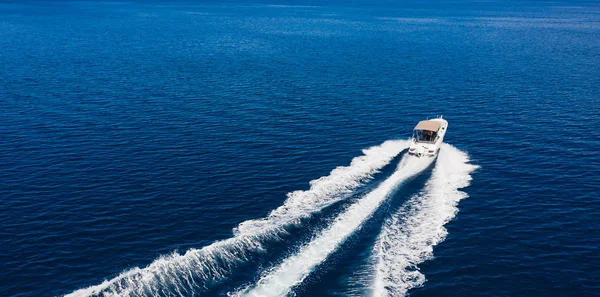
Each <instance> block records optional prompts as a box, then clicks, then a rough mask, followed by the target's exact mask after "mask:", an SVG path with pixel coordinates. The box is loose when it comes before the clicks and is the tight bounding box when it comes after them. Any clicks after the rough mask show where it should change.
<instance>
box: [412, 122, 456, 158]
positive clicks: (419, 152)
mask: <svg viewBox="0 0 600 297" xmlns="http://www.w3.org/2000/svg"><path fill="white" fill-rule="evenodd" d="M430 121H436V122H440V129H439V130H438V131H437V137H436V140H435V141H433V142H432V141H417V140H416V139H414V138H413V140H412V142H411V144H410V147H409V148H408V153H409V154H411V155H414V156H417V157H424V156H425V157H435V156H437V154H438V152H439V151H440V147H441V146H442V143H443V142H444V136H445V135H446V130H448V121H446V120H444V119H442V118H437V119H432V120H430Z"/></svg>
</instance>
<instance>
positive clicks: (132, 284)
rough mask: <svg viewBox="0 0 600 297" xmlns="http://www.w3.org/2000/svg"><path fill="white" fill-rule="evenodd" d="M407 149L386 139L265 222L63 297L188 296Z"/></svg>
mask: <svg viewBox="0 0 600 297" xmlns="http://www.w3.org/2000/svg"><path fill="white" fill-rule="evenodd" d="M408 145H409V141H408V140H390V141H386V142H384V143H383V144H381V145H379V146H375V147H371V148H369V149H366V150H363V153H364V155H363V156H360V157H356V158H354V159H353V160H352V162H351V164H350V165H349V166H344V167H338V168H336V169H334V170H333V171H331V173H330V174H329V175H328V176H325V177H321V178H319V179H316V180H313V181H311V182H310V189H309V190H306V191H295V192H291V193H288V197H287V199H286V201H285V202H284V204H283V205H282V206H280V207H278V208H277V209H275V210H273V211H272V212H271V213H270V214H269V215H268V216H267V217H266V218H263V219H258V220H249V221H246V222H243V223H241V224H240V225H239V226H238V227H237V228H235V229H234V237H232V238H229V239H226V240H222V241H217V242H215V243H213V244H211V245H209V246H206V247H204V248H202V249H190V250H188V251H187V252H186V253H185V254H178V253H176V252H174V253H173V254H172V255H168V256H162V257H160V258H158V259H157V260H155V261H154V262H152V263H151V264H150V265H149V266H147V267H145V268H137V267H136V268H133V269H131V270H128V271H125V272H123V273H121V274H120V275H118V276H117V277H115V278H113V279H110V280H106V281H104V282H103V283H102V284H99V285H96V286H91V287H88V288H83V289H79V290H77V291H74V292H72V293H70V294H68V295H66V296H68V297H76V296H77V297H80V296H94V295H99V294H102V295H103V296H146V295H159V294H161V293H162V294H165V293H166V294H167V295H169V294H168V293H169V292H176V293H177V294H179V295H181V296H184V295H190V294H191V293H190V292H193V291H194V288H198V287H203V286H204V284H203V282H205V281H208V280H215V279H219V278H223V277H226V276H227V275H228V274H229V273H231V271H232V269H233V268H234V267H235V266H236V265H237V264H238V263H240V262H241V261H244V260H245V259H246V258H247V257H248V256H249V254H250V253H251V252H256V251H260V250H263V244H264V243H265V242H266V241H268V240H272V239H276V238H278V237H279V236H280V235H281V234H284V233H285V232H286V229H285V227H288V226H290V225H294V224H298V223H300V220H301V219H302V218H306V217H309V216H310V215H312V214H314V213H316V212H319V211H320V210H322V209H323V208H324V207H327V206H329V205H331V204H333V203H335V202H337V201H340V200H342V199H344V198H346V197H348V196H349V194H351V193H352V192H353V191H355V190H356V189H357V188H358V187H360V186H361V185H364V183H365V182H367V181H369V180H370V179H372V176H373V174H375V173H376V172H378V171H379V170H380V169H381V168H383V167H384V166H385V165H387V164H389V162H390V161H391V160H392V159H393V158H394V157H395V156H397V155H398V154H399V153H400V152H401V151H402V150H404V149H406V148H407V147H408Z"/></svg>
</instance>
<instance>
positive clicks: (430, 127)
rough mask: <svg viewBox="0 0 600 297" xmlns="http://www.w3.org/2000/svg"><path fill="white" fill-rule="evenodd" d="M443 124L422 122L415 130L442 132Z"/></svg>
mask: <svg viewBox="0 0 600 297" xmlns="http://www.w3.org/2000/svg"><path fill="white" fill-rule="evenodd" d="M441 126H442V123H440V122H438V121H420V122H419V123H418V124H417V126H415V130H427V131H433V132H437V131H438V130H440V127H441Z"/></svg>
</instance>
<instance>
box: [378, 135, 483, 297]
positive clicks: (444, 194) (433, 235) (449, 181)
mask: <svg viewBox="0 0 600 297" xmlns="http://www.w3.org/2000/svg"><path fill="white" fill-rule="evenodd" d="M468 162H469V158H468V156H467V154H466V153H464V152H461V151H459V150H458V149H456V148H454V147H453V146H451V145H448V144H444V146H443V147H442V149H441V151H440V153H439V156H438V161H437V163H436V166H435V167H434V169H433V172H432V175H431V178H430V179H429V181H428V182H427V183H426V184H425V188H424V189H423V191H422V192H421V193H419V194H417V195H415V196H414V197H412V198H411V199H409V200H408V201H407V202H406V203H405V204H404V205H403V206H402V207H401V209H400V210H399V211H398V212H397V213H396V214H394V215H392V216H391V217H390V218H389V219H387V220H386V221H385V223H384V226H383V228H382V231H381V233H380V235H379V237H378V239H377V242H376V244H375V247H374V250H373V255H372V257H373V260H374V261H373V262H374V270H375V271H374V274H373V285H372V295H373V296H378V297H379V296H405V295H406V293H407V291H408V290H410V289H411V288H415V287H418V286H421V285H422V284H423V283H424V282H425V276H424V275H423V274H422V273H421V272H420V271H419V268H418V267H417V265H418V264H419V263H422V262H423V261H426V260H428V259H431V258H432V257H433V247H434V246H435V245H437V244H439V243H440V242H442V241H443V240H444V239H445V237H446V235H447V230H446V228H444V225H445V224H446V223H447V222H449V221H450V220H452V218H454V216H455V215H456V213H457V212H458V208H457V204H458V201H459V200H461V199H463V198H465V197H467V194H466V193H465V192H462V191H459V189H460V188H464V187H466V186H468V185H469V182H470V180H471V175H470V174H471V172H473V171H474V170H475V169H476V168H477V166H474V165H471V164H468Z"/></svg>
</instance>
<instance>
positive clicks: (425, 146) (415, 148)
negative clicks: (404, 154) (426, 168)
mask: <svg viewBox="0 0 600 297" xmlns="http://www.w3.org/2000/svg"><path fill="white" fill-rule="evenodd" d="M437 152H438V149H437V148H436V145H435V144H434V143H420V142H418V141H413V142H412V143H411V144H410V147H409V148H408V153H409V154H410V155H414V156H417V157H435V156H436V155H437Z"/></svg>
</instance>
